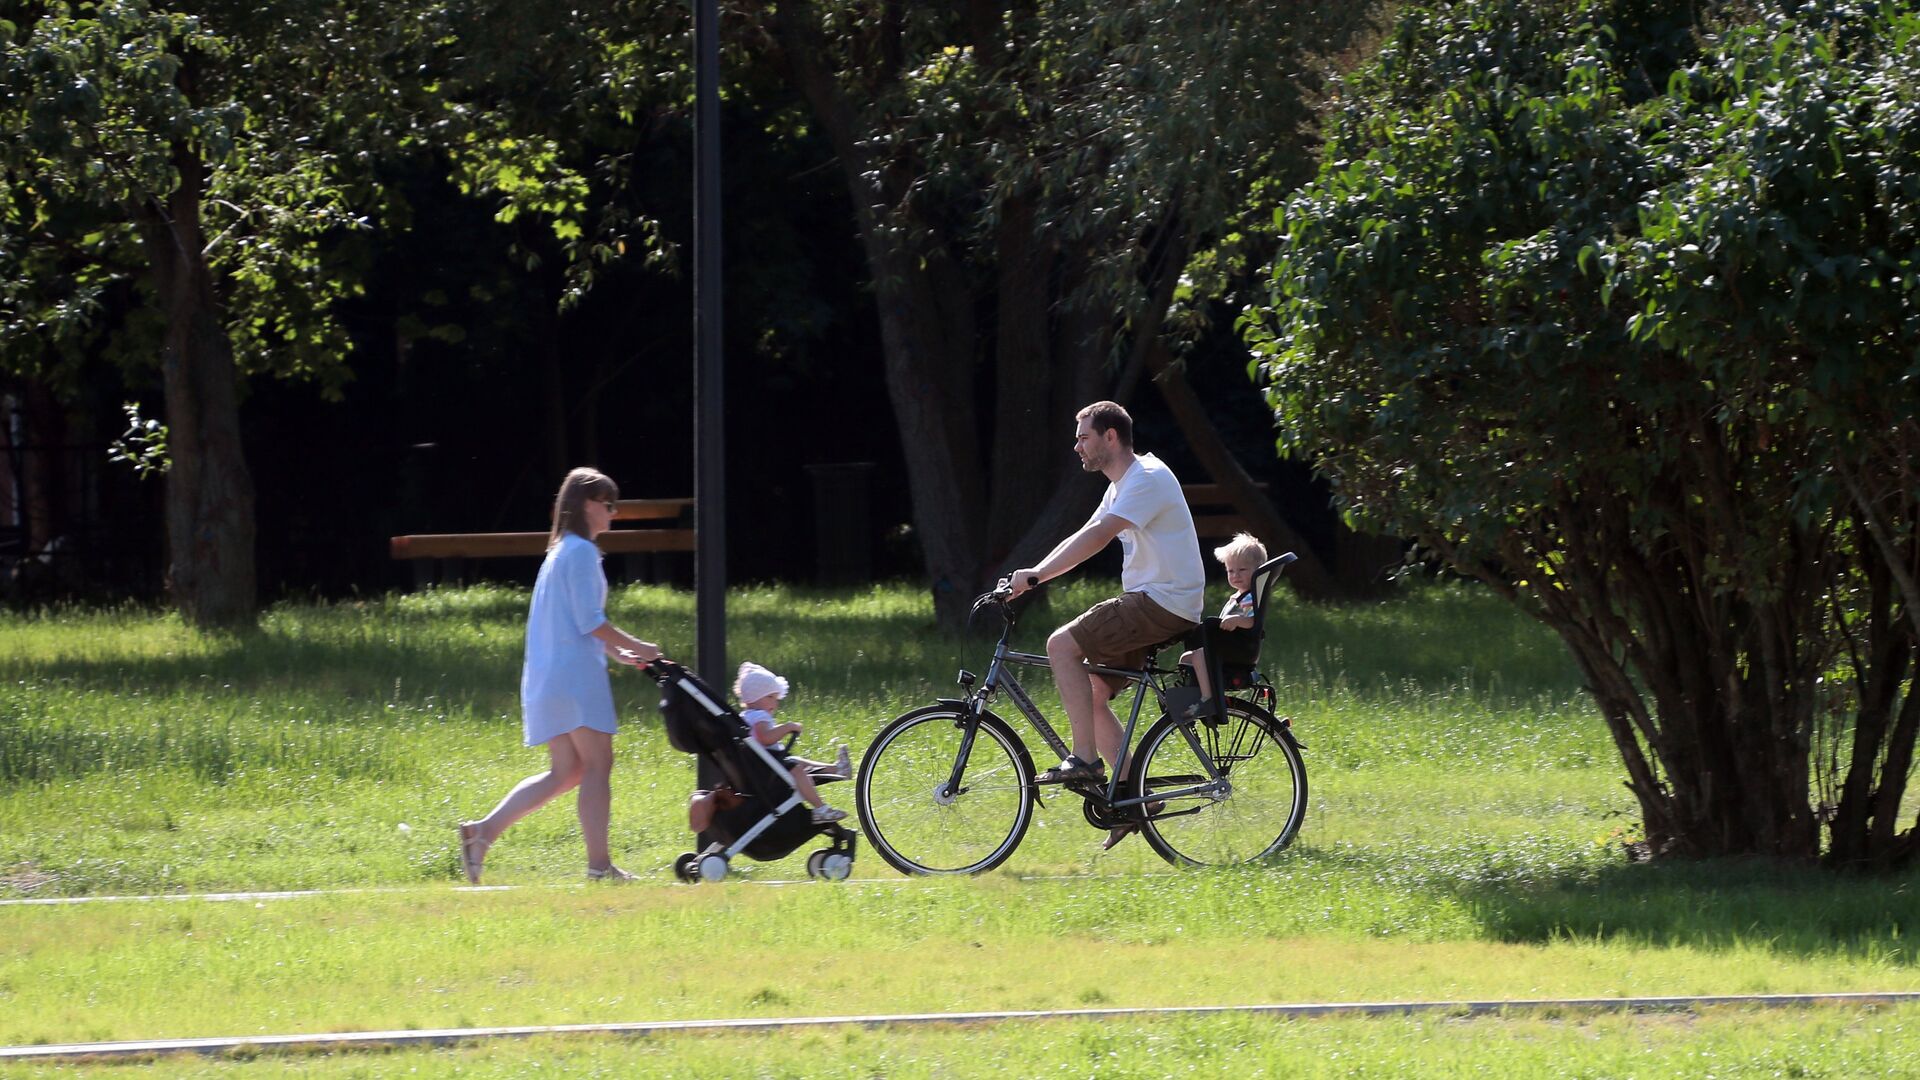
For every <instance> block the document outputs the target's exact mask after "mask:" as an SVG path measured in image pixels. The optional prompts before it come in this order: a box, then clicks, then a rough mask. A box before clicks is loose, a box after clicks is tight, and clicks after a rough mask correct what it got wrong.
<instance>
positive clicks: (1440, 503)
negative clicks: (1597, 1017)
mask: <svg viewBox="0 0 1920 1080" xmlns="http://www.w3.org/2000/svg"><path fill="white" fill-rule="evenodd" d="M1917 54H1920V17H1917V16H1916V14H1915V8H1914V6H1913V5H1912V4H1910V3H1873V2H1863V3H1857V4H1843V5H1838V6H1829V5H1812V4H1798V3H1793V2H1791V0H1764V2H1762V3H1760V4H1758V5H1756V6H1754V7H1751V8H1738V9H1735V8H1728V9H1727V10H1725V11H1724V12H1718V13H1710V14H1709V15H1708V16H1707V17H1705V19H1704V21H1700V22H1696V11H1695V5H1692V4H1688V3H1667V2H1662V0H1558V2H1554V3H1548V4H1537V3H1531V2H1521V0H1500V2H1495V3H1476V4H1465V3H1454V4H1444V3H1443V4H1435V5H1430V6H1423V7H1420V8H1417V9H1413V10H1411V11H1409V12H1408V13H1407V14H1406V16H1405V18H1404V19H1402V20H1401V22H1400V23H1399V25H1398V27H1397V29H1396V31H1395V33H1394V34H1393V35H1392V38H1391V40H1390V42H1389V43H1388V45H1387V46H1386V48H1385V49H1384V50H1383V51H1382V53H1381V55H1380V57H1379V59H1378V61H1377V62H1376V63H1375V64H1374V65H1373V66H1372V67H1371V68H1370V69H1368V71H1367V72H1366V74H1365V75H1364V77H1362V78H1359V79H1356V80H1355V81H1354V82H1353V84H1352V85H1351V87H1350V90H1349V95H1350V96H1349V97H1348V99H1347V100H1346V101H1344V102H1343V104H1344V105H1345V106H1346V109H1345V113H1344V116H1343V119H1342V120H1341V121H1340V123H1339V124H1338V125H1337V130H1336V131H1335V132H1334V134H1333V137H1332V141H1331V144H1330V146H1329V149H1328V152H1327V154H1326V157H1325V162H1324V164H1323V166H1322V169H1321V172H1320V176H1319V178H1318V180H1316V181H1315V182H1314V183H1313V184H1312V185H1310V186H1309V187H1308V188H1306V189H1304V190H1303V191H1301V192H1300V193H1299V194H1298V195H1297V196H1296V197H1295V198H1293V199H1292V200H1291V201H1290V202H1289V203H1288V205H1287V206H1286V208H1285V211H1284V214H1283V218H1282V228H1283V232H1284V234H1285V242H1284V245H1283V248H1282V251H1281V253H1280V254H1279V256H1278V257H1277V258H1276V260H1275V262H1274V265H1273V273H1272V281H1271V296H1270V298H1269V299H1268V300H1267V301H1266V302H1264V303H1261V304H1256V305H1254V306H1253V307H1252V308H1250V309H1249V311H1248V313H1247V317H1246V326H1247V329H1248V334H1249V336H1250V339H1251V340H1252V342H1253V343H1254V345H1255V348H1256V352H1257V353H1258V354H1259V356H1260V358H1261V359H1260V371H1261V372H1262V375H1263V377H1264V379H1265V380H1266V382H1267V383H1268V386H1269V389H1268V394H1269V400H1270V402H1271V403H1272V404H1273V406H1274V408H1275V415H1276V417H1277V419H1278V425H1279V435H1280V442H1281V444H1282V445H1283V446H1285V447H1287V448H1289V449H1292V450H1294V451H1296V452H1299V453H1302V454H1304V455H1308V456H1310V457H1312V458H1313V459H1314V460H1316V461H1317V462H1318V463H1319V467H1320V468H1321V469H1322V470H1323V471H1324V473H1325V474H1326V475H1327V476H1328V477H1329V478H1330V479H1331V480H1332V481H1333V483H1334V484H1335V485H1336V488H1337V490H1338V493H1339V497H1340V499H1341V500H1342V502H1343V504H1344V506H1345V507H1346V508H1347V509H1348V510H1349V511H1350V512H1351V513H1352V514H1353V515H1355V516H1357V517H1360V518H1364V519H1367V520H1370V521H1374V522H1380V523H1384V524H1386V525H1388V526H1390V527H1392V528H1396V529H1400V530H1404V531H1405V532H1406V533H1408V534H1409V535H1415V536H1418V537H1419V538H1420V539H1421V540H1422V541H1423V542H1424V543H1425V544H1426V545H1427V546H1428V547H1429V548H1430V549H1431V550H1432V551H1433V552H1434V553H1436V554H1437V555H1438V556H1440V557H1441V558H1443V559H1445V560H1446V562H1447V563H1449V564H1450V565H1451V566H1453V567H1455V568H1456V569H1458V570H1460V571H1462V572H1464V573H1467V574H1471V575H1474V576H1476V577H1479V578H1481V579H1483V580H1485V581H1487V582H1489V583H1490V584H1492V585H1493V587H1495V588H1496V589H1498V590H1499V591H1501V592H1502V593H1503V594H1504V595H1506V596H1508V597H1509V598H1511V599H1512V600H1513V601H1514V602H1515V603H1518V604H1520V605H1522V606H1523V607H1525V608H1526V609H1527V610H1529V611H1531V612H1532V613H1534V614H1535V615H1537V616H1538V617H1540V618H1541V619H1543V620H1544V621H1545V622H1546V623H1547V624H1548V625H1550V626H1552V627H1553V628H1554V629H1555V630H1556V631H1557V632H1558V633H1559V635H1560V636H1561V638H1562V639H1563V640H1564V641H1565V642H1566V644H1567V645H1568V647H1569V648H1570V650H1571V651H1572V653H1573V656H1574V657H1575V659H1576V660H1577V662H1578V663H1579V664H1580V666H1581V668H1582V670H1583V671H1584V672H1585V674H1586V676H1587V679H1588V681H1589V686H1590V689H1591V691H1592V693H1593V695H1594V697H1595V699H1596V701H1597V702H1598V704H1599V706H1600V711H1601V714H1602V716H1603V717H1604V718H1605V720H1606V723H1607V725H1608V728H1609V730H1610V731H1611V733H1612V735H1613V739H1614V742H1615V744H1616V746H1617V747H1618V748H1619V750H1620V753H1621V755H1622V758H1623V761H1624V764H1625V766H1626V772H1627V783H1628V786H1629V787H1630V788H1631V789H1632V790H1633V792H1634V794H1635V796H1636V797H1637V798H1638V800H1639V805H1640V809H1641V812H1642V815H1643V818H1644V822H1645V828H1646V833H1647V840H1648V842H1649V845H1650V847H1651V848H1652V850H1653V851H1654V852H1656V853H1671V854H1688V855H1715V854H1737V853H1758V854H1767V855H1774V856H1781V857H1788V858H1812V857H1815V856H1816V855H1819V854H1820V853H1821V852H1822V850H1823V846H1822V842H1821V840H1822V838H1821V824H1822V822H1825V823H1826V829H1827V834H1828V835H1827V843H1826V845H1825V847H1824V851H1825V853H1826V857H1827V858H1828V859H1830V860H1831V861H1833V862H1836V863H1847V864H1855V863H1864V864H1873V865H1881V866H1886V865H1896V864H1900V863H1904V862H1908V861H1910V860H1911V859H1912V858H1913V856H1914V854H1915V852H1916V850H1920V839H1916V838H1917V837H1920V823H1908V827H1907V828H1906V829H1905V830H1904V831H1902V830H1901V829H1900V824H1901V823H1900V822H1899V820H1898V815H1899V812H1900V804H1901V801H1902V799H1903V797H1904V795H1905V792H1906V788H1907V783H1908V779H1909V775H1910V773H1911V771H1912V765H1913V751H1914V748H1915V738H1916V728H1917V727H1920V693H1917V692H1916V690H1917V689H1920V687H1917V686H1916V683H1915V680H1914V673H1915V666H1916V661H1920V593H1917V592H1916V591H1915V588H1914V576H1915V575H1914V568H1915V566H1916V559H1917V558H1920V513H1917V512H1916V511H1917V510H1920V487H1916V485H1915V483H1914V473H1913V471H1912V464H1911V463H1912V461H1913V460H1914V458H1913V454H1914V451H1915V449H1916V433H1917V431H1920V429H1916V426H1915V424H1916V416H1915V410H1916V406H1920V397H1916V395H1915V392H1914V386H1915V379H1916V377H1917V376H1920V284H1916V282H1917V278H1916V275H1917V274H1920V124H1916V123H1915V120H1916V119H1917V117H1916V114H1915V111H1914V110H1915V104H1914V103H1915V102H1916V101H1920V76H1917V74H1916V70H1915V68H1914V65H1913V63H1912V58H1913V57H1914V56H1915V55H1917ZM1816 793H1818V794H1819V795H1820V797H1821V798H1822V799H1823V800H1824V801H1822V802H1821V803H1820V804H1819V805H1816V804H1815V796H1816Z"/></svg>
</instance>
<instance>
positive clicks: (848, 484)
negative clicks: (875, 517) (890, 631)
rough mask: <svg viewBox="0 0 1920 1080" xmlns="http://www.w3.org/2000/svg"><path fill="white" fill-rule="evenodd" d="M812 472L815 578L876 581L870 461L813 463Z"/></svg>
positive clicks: (819, 581) (826, 581)
mask: <svg viewBox="0 0 1920 1080" xmlns="http://www.w3.org/2000/svg"><path fill="white" fill-rule="evenodd" d="M807 472H809V473H811V474H812V475H813V550H814V582H815V583H816V584H819V585H864V584H866V583H867V582H869V581H872V580H873V529H872V527H871V525H870V524H869V522H870V520H871V517H872V515H871V513H870V507H869V499H868V485H869V479H868V478H869V477H870V476H871V475H872V473H873V462H871V461H847V462H840V463H838V464H832V465H809V466H807Z"/></svg>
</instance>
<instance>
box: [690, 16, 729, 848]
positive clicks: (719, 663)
mask: <svg viewBox="0 0 1920 1080" xmlns="http://www.w3.org/2000/svg"><path fill="white" fill-rule="evenodd" d="M693 67H694V112H693V144H694V154H693V352H694V376H693V432H694V434H693V537H694V539H693V546H694V555H693V590H694V627H695V629H694V632H695V635H696V636H697V637H698V639H699V640H698V642H697V643H696V645H695V649H696V662H697V666H698V668H699V670H701V671H702V672H705V673H706V676H707V678H709V679H711V680H712V681H713V683H714V685H716V686H727V685H730V684H731V683H732V682H733V679H732V676H731V675H730V673H729V672H728V671H727V468H726V466H727V459H726V450H727V446H726V441H725V438H724V436H725V429H724V428H723V427H722V425H721V415H722V414H721V408H722V402H723V401H724V400H725V399H724V397H723V391H724V388H725V366H724V365H723V364H722V362H721V360H722V353H721V349H720V7H719V2H718V0H694V5H693ZM697 772H698V782H699V784H700V786H701V788H703V789H705V790H707V791H711V790H713V789H714V788H715V787H716V786H718V784H719V783H720V774H719V773H718V771H717V770H715V769H714V767H713V766H711V765H709V764H708V763H707V760H706V758H705V757H701V758H700V759H699V765H698V766H697ZM713 840H714V836H713V835H712V834H711V832H703V833H701V834H700V841H699V842H700V846H701V847H702V848H703V849H704V848H705V847H706V846H707V845H708V844H710V843H712V842H713Z"/></svg>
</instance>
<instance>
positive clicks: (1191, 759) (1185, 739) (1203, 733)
mask: <svg viewBox="0 0 1920 1080" xmlns="http://www.w3.org/2000/svg"><path fill="white" fill-rule="evenodd" d="M1196 743H1197V744H1198V746H1199V748H1200V749H1201V750H1202V751H1204V752H1205V753H1206V756H1207V757H1208V758H1210V759H1212V761H1213V767H1214V768H1215V769H1216V770H1218V771H1219V773H1220V775H1221V777H1222V779H1224V780H1225V781H1226V785H1225V787H1224V788H1222V789H1220V790H1214V791H1201V792H1196V793H1193V794H1187V795H1179V794H1170V793H1174V792H1179V791H1180V790H1182V789H1187V788H1199V787H1204V786H1207V785H1208V784H1209V783H1210V781H1209V779H1208V775H1207V770H1206V768H1205V766H1203V765H1202V764H1201V760H1200V755H1199V754H1198V753H1196V752H1195V749H1194V747H1195V744H1196ZM1138 760H1139V766H1138V767H1137V768H1136V770H1135V772H1134V775H1135V776H1138V777H1140V778H1141V779H1140V784H1139V786H1138V787H1137V788H1136V789H1135V790H1136V792H1137V793H1138V794H1139V795H1141V796H1142V797H1148V796H1153V795H1159V794H1165V795H1166V797H1165V798H1163V799H1161V800H1158V801H1159V802H1160V803H1162V804H1163V805H1155V804H1154V803H1153V802H1149V803H1147V804H1146V817H1145V820H1144V821H1142V822H1141V826H1140V832H1141V835H1142V836H1144V837H1146V840H1147V843H1149V844H1151V845H1152V846H1153V850H1155V851H1157V852H1159V853H1160V857H1161V858H1163V859H1165V860H1167V861H1168V862H1170V863H1172V864H1174V865H1175V866H1233V865H1236V864H1239V863H1246V862H1252V861H1254V860H1256V859H1262V858H1265V857H1267V856H1269V855H1272V854H1273V853H1274V852H1276V851H1279V850H1280V849H1282V848H1284V847H1286V846H1287V845H1288V844H1291V843H1292V842H1293V838H1294V835H1295V834H1297V833H1298V832H1299V831H1300V823H1301V821H1303V820H1304V819H1305V818H1306V814H1307V769H1306V765H1305V764H1304V763H1303V762H1301V760H1300V750H1299V747H1297V746H1296V745H1294V741H1293V736H1292V734H1291V733H1289V732H1288V731H1287V730H1286V727H1285V725H1283V724H1281V723H1280V721H1278V720H1275V719H1274V718H1273V715H1272V714H1271V713H1268V712H1267V711H1266V710H1265V709H1262V708H1260V707H1259V706H1257V705H1252V704H1249V703H1248V702H1245V701H1241V700H1239V699H1237V698H1228V699H1227V715H1226V719H1225V720H1224V721H1222V722H1221V723H1220V724H1219V725H1217V726H1215V725H1212V724H1208V723H1207V722H1206V721H1204V720H1189V721H1186V722H1184V723H1183V722H1181V721H1177V720H1174V719H1173V718H1171V717H1163V718H1161V720H1160V721H1159V722H1158V723H1156V724H1154V725H1153V727H1151V728H1149V729H1148V730H1147V735H1146V738H1144V739H1142V740H1141V743H1140V755H1139V758H1138Z"/></svg>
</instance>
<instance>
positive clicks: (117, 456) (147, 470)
mask: <svg viewBox="0 0 1920 1080" xmlns="http://www.w3.org/2000/svg"><path fill="white" fill-rule="evenodd" d="M122 408H124V409H125V410H126V413H127V430H126V431H124V432H122V433H121V434H120V437H119V438H118V439H115V440H114V441H113V442H112V443H111V444H110V445H109V446H108V448H107V460H108V461H123V462H125V463H126V464H127V467H128V468H131V469H132V470H133V471H134V473H135V474H136V475H138V476H141V477H143V478H144V477H148V476H160V475H164V474H165V473H166V471H167V469H168V468H169V467H170V466H172V464H173V459H172V458H171V457H169V456H168V454H167V426H166V425H165V424H162V423H161V422H160V421H158V420H151V419H147V418H145V417H142V416H141V415H140V406H139V405H138V404H136V403H134V402H131V401H130V402H127V403H126V404H125V405H124V406H122Z"/></svg>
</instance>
